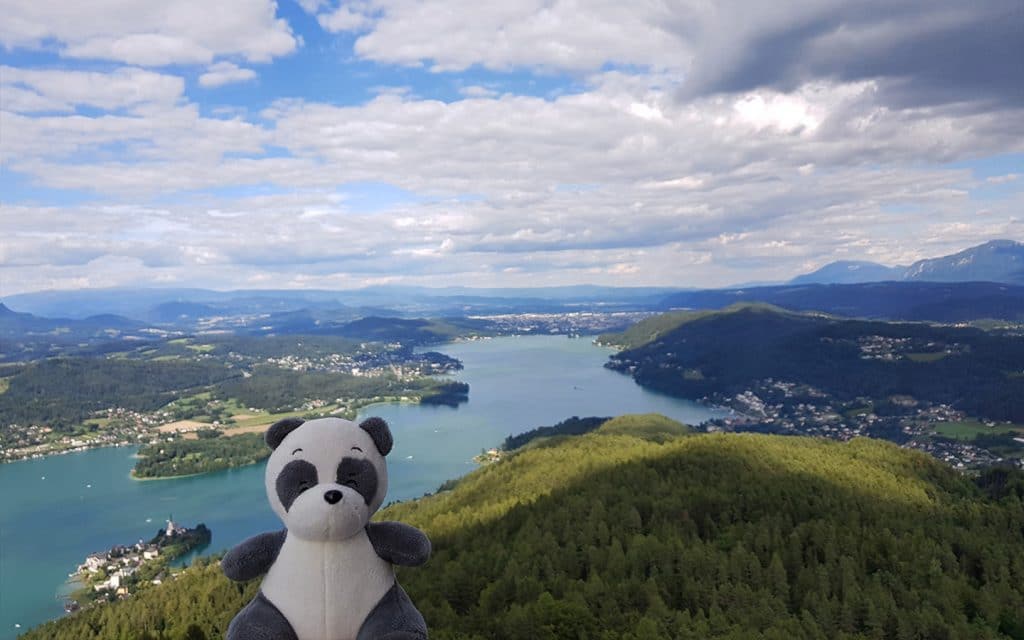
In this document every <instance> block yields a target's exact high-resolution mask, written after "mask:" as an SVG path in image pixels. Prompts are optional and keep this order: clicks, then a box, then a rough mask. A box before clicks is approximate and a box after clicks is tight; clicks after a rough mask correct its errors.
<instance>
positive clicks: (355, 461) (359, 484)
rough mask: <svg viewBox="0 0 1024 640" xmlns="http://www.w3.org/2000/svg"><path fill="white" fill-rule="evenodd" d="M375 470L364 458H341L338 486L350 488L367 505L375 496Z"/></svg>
mask: <svg viewBox="0 0 1024 640" xmlns="http://www.w3.org/2000/svg"><path fill="white" fill-rule="evenodd" d="M377 483H378V481H377V470H376V469H374V468H373V463H371V462H370V461H369V460H366V459H365V458H342V459H341V464H339V465H338V484H341V485H345V486H346V487H352V488H353V489H355V490H356V491H358V492H359V495H361V496H363V501H364V502H365V503H366V504H367V505H369V504H370V502H372V501H373V497H374V496H375V495H377Z"/></svg>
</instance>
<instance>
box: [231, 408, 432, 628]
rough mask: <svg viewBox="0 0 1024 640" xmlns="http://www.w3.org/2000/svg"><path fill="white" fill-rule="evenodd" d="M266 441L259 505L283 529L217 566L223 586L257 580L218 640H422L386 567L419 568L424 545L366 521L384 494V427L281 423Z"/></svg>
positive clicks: (387, 438) (406, 532)
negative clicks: (267, 507) (263, 502)
mask: <svg viewBox="0 0 1024 640" xmlns="http://www.w3.org/2000/svg"><path fill="white" fill-rule="evenodd" d="M266 440H267V444H268V445H269V446H270V447H271V448H272V449H273V450H274V451H273V453H272V454H271V456H270V459H269V460H268V461H267V467H266V473H265V481H264V482H265V486H266V491H267V499H268V500H269V502H270V504H271V506H272V507H273V509H274V511H275V512H276V513H277V515H278V516H279V517H280V518H281V521H282V522H284V524H285V527H286V529H285V530H282V531H277V532H270V533H262V534H259V535H256V536H253V537H252V538H249V539H248V540H246V541H245V542H242V543H241V544H239V545H238V546H236V547H235V548H234V549H232V550H231V551H229V552H228V553H227V554H226V555H225V556H224V559H223V560H222V561H221V565H222V567H223V570H224V574H225V575H226V576H228V577H229V578H231V579H232V580H251V579H253V578H256V577H259V576H260V575H263V574H266V576H265V577H264V579H263V582H262V585H261V588H260V593H259V595H257V597H256V598H255V599H253V601H252V602H250V603H249V604H248V605H247V606H246V607H245V608H244V609H242V611H240V612H239V613H238V615H237V616H236V617H235V618H234V620H232V622H231V625H230V627H229V628H228V633H227V636H226V638H227V640H381V639H391V640H401V639H405V640H422V639H425V638H426V637H427V627H426V623H425V622H424V620H423V616H422V615H420V613H419V611H417V610H416V607H415V606H414V605H413V603H412V601H411V600H410V599H409V596H408V595H407V594H406V593H405V591H403V590H402V588H401V586H400V585H399V584H398V582H396V581H395V574H394V569H393V567H392V565H394V564H399V565H406V566H418V565H422V564H423V563H425V562H426V561H427V559H428V558H429V557H430V550H431V547H430V540H429V539H428V538H427V536H426V535H425V534H423V532H422V531H419V530H418V529H416V528H414V527H410V526H409V525H406V524H402V523H400V522H379V523H370V521H369V520H370V517H371V516H372V515H373V513H374V512H376V511H377V509H379V508H380V505H381V504H382V503H383V501H384V496H385V495H386V494H387V486H388V483H387V465H386V463H385V460H384V456H385V455H386V454H387V453H388V452H390V451H391V447H392V444H393V440H392V437H391V431H390V429H389V427H388V425H387V423H386V422H385V421H384V420H381V419H380V418H370V419H368V420H365V421H363V422H362V423H361V424H358V425H357V424H355V423H353V422H350V421H348V420H342V419H340V418H321V419H317V420H310V421H307V422H303V421H302V420H299V419H287V420H281V421H279V422H276V423H274V425H272V426H271V427H270V429H269V430H268V432H267V434H266Z"/></svg>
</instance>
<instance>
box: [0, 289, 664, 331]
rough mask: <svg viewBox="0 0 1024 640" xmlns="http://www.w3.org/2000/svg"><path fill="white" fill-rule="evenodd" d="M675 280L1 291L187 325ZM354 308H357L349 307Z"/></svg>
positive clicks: (584, 301) (617, 299)
mask: <svg viewBox="0 0 1024 640" xmlns="http://www.w3.org/2000/svg"><path fill="white" fill-rule="evenodd" d="M676 291H681V289H680V288H674V287H601V286H593V285H579V286H571V287H536V288H515V289H502V288H490V289H472V288H468V287H446V288H430V287H405V286H381V287H368V288H365V289H352V290H342V291H324V290H315V289H313V290H290V291H286V290H239V291H212V290H207V289H83V290H77V291H40V292H34V293H23V294H17V295H13V296H8V297H7V298H6V299H5V301H6V302H7V304H9V305H10V306H12V307H13V308H15V309H18V310H19V311H27V312H30V313H34V314H36V315H40V316H47V317H56V316H60V317H71V318H85V317H87V316H90V315H96V314H101V313H113V314H118V315H122V316H127V317H129V318H136V319H139V320H142V321H146V322H153V323H156V324H172V325H175V326H189V325H192V324H194V323H195V321H196V320H198V319H200V318H204V317H206V318H208V317H218V316H219V317H237V316H257V315H267V314H279V313H290V312H296V311H309V312H311V313H314V314H315V313H318V312H326V313H337V312H339V310H344V311H345V312H346V313H348V314H349V315H369V314H378V315H380V314H382V313H383V314H385V315H405V316H411V317H416V316H423V315H433V316H447V315H464V314H467V313H473V314H482V313H516V312H524V311H529V312H558V311H571V310H586V309H619V308H629V309H636V308H647V307H653V306H655V305H657V303H658V302H659V301H660V300H661V299H663V298H664V297H665V296H666V295H668V294H670V293H674V292H676ZM355 311H359V313H355Z"/></svg>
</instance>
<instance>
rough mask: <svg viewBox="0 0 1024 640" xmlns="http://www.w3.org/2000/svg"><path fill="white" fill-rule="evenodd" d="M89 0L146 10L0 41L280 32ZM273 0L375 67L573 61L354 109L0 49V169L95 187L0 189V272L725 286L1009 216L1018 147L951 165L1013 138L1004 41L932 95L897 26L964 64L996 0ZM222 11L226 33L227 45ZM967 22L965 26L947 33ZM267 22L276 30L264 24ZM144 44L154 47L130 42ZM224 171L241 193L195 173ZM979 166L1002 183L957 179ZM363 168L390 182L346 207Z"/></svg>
mask: <svg viewBox="0 0 1024 640" xmlns="http://www.w3.org/2000/svg"><path fill="white" fill-rule="evenodd" d="M104 1H105V2H107V3H108V5H109V7H108V8H111V7H114V6H115V5H116V6H118V7H122V8H128V9H131V10H132V11H134V12H135V13H136V14H139V15H142V17H143V18H144V19H141V20H140V21H138V23H137V24H136V23H130V22H129V23H125V24H124V25H119V24H113V22H111V21H114V22H116V21H117V20H119V18H117V17H108V16H107V15H106V14H104V15H103V16H101V18H100V19H99V20H98V22H99V23H102V25H101V26H103V25H105V26H104V27H103V28H102V29H100V28H99V27H96V26H95V25H93V26H88V27H86V26H75V25H73V24H71V23H65V22H64V21H63V19H60V20H56V21H53V22H50V21H42V20H41V19H40V20H41V21H40V22H39V25H42V26H39V27H38V28H30V26H31V24H30V23H31V21H27V22H26V20H25V19H23V18H24V16H25V15H28V14H26V12H28V13H29V14H32V15H37V14H38V15H42V13H40V12H44V13H45V8H39V7H37V6H36V5H33V6H32V7H29V8H26V7H28V5H26V7H21V6H20V5H18V6H16V7H15V9H17V11H16V12H15V13H16V15H17V16H21V17H20V18H19V21H17V22H16V24H14V26H11V24H9V22H8V21H5V22H4V23H3V24H2V25H0V41H2V42H4V43H5V44H8V45H10V46H40V45H41V43H43V42H50V41H52V40H56V42H57V45H56V46H57V47H58V48H59V50H60V52H61V54H62V55H64V56H65V57H67V56H72V55H86V54H85V53H83V52H88V51H92V52H93V53H88V55H90V56H92V55H96V56H100V57H112V58H114V59H120V60H127V59H130V58H133V57H134V58H135V59H137V60H143V62H144V63H145V64H161V62H160V61H162V60H175V61H177V62H189V61H192V62H197V63H201V64H202V65H203V67H202V68H203V69H205V72H204V73H203V74H202V75H200V78H199V84H200V86H203V87H214V86H219V85H221V84H224V83H227V82H239V81H246V80H251V79H252V78H253V77H254V75H255V74H254V72H253V71H252V70H251V69H248V68H245V65H242V64H241V61H243V60H244V61H248V62H255V61H259V60H262V59H265V57H272V56H276V55H282V52H285V53H286V52H287V51H290V50H291V49H290V48H289V47H294V46H295V42H294V37H293V36H292V35H291V32H290V30H289V29H288V27H287V25H283V24H281V23H280V21H279V19H277V18H276V17H275V15H274V12H273V9H272V5H270V4H269V3H266V2H259V1H257V0H230V1H227V2H225V5H224V6H225V7H229V8H231V7H233V10H235V11H241V12H242V13H246V12H248V14H247V15H248V17H245V18H244V19H243V18H242V17H239V16H237V15H235V13H231V12H230V11H228V9H225V11H227V12H228V13H227V14H225V15H224V16H221V15H220V14H219V13H216V12H218V11H219V10H220V9H219V8H218V7H211V6H210V5H209V3H207V4H206V5H204V6H203V10H204V11H206V12H207V14H209V12H210V11H214V12H215V13H216V14H215V15H207V14H202V12H198V13H195V15H193V13H192V12H190V11H186V9H188V8H189V7H192V8H193V9H196V11H198V9H197V7H198V5H195V4H193V3H192V0H182V2H175V3H172V5H173V7H172V8H171V9H169V11H171V13H173V14H175V15H179V14H180V15H179V17H182V16H184V17H182V18H181V20H179V21H177V22H175V21H173V20H171V21H164V22H161V24H163V25H165V27H166V28H165V29H164V30H162V31H161V30H155V28H153V29H151V28H150V27H149V26H146V25H147V24H150V23H151V22H152V21H150V22H147V20H149V18H147V17H146V16H145V15H143V14H145V12H146V11H149V10H150V7H159V6H160V5H159V4H152V3H150V4H147V5H146V7H142V5H141V3H140V4H138V5H136V4H134V3H130V2H128V0H117V1H116V2H115V0H104ZM874 1H875V0H869V2H874ZM0 2H2V0H0ZM236 2H237V3H238V4H237V5H236V4H235V3H236ZM298 2H299V4H300V5H301V6H302V8H303V9H304V10H305V11H307V12H308V13H309V14H310V15H311V16H313V17H314V18H316V20H317V21H318V22H319V23H320V24H321V25H322V26H323V28H324V29H326V30H328V31H332V32H342V31H349V32H351V31H355V32H357V33H359V34H362V35H361V36H359V37H358V38H357V40H356V45H355V53H356V54H357V55H360V56H363V57H365V58H370V59H373V60H377V61H378V62H381V63H391V64H399V65H421V64H422V65H426V66H427V67H428V68H429V69H432V70H434V71H437V72H454V70H458V69H465V68H468V67H473V66H483V67H488V68H491V69H512V68H517V69H518V68H523V67H525V68H529V69H533V70H537V69H540V70H541V72H542V73H546V72H548V71H551V70H558V71H566V70H568V71H571V72H573V73H574V75H575V86H573V88H572V90H571V91H567V92H561V93H559V92H555V93H552V94H548V95H544V96H537V95H517V94H516V92H515V91H513V90H512V89H511V88H510V87H511V86H514V84H509V85H506V84H503V82H502V78H501V76H500V74H499V75H498V76H494V75H491V74H480V73H478V72H477V71H478V70H474V72H473V73H471V74H467V75H466V76H456V75H454V73H452V75H439V76H434V77H437V78H442V79H444V81H446V82H450V86H451V87H453V88H454V89H456V90H457V92H458V93H457V94H456V95H459V94H461V96H462V97H461V99H454V100H451V101H441V100H434V99H425V98H423V97H420V95H418V94H420V93H422V94H423V95H431V94H430V93H429V92H423V91H419V85H416V86H417V91H416V92H413V91H410V90H407V89H404V88H395V87H390V88H388V89H386V90H385V89H381V90H376V91H370V93H371V94H373V95H374V97H372V98H370V99H369V100H367V101H365V102H362V103H352V104H331V103H327V102H322V101H316V100H304V99H302V98H296V97H289V98H287V99H280V100H277V101H271V102H269V103H268V104H265V105H264V108H262V109H260V108H259V107H256V109H258V110H259V111H258V113H251V111H250V110H249V109H247V108H238V107H236V108H229V109H226V110H218V109H216V108H213V107H215V105H211V104H208V103H206V104H203V108H201V107H200V105H199V104H196V103H194V102H189V100H188V98H187V97H186V95H185V93H184V91H185V88H184V82H183V80H182V79H181V78H180V77H177V76H174V75H170V74H161V73H155V72H153V71H147V70H143V69H139V68H138V67H135V66H130V67H123V68H120V69H114V70H110V71H106V72H103V71H67V70H61V69H52V70H25V69H19V68H14V67H5V68H3V69H0V72H2V73H0V81H2V82H3V91H2V92H0V130H2V131H3V136H4V138H3V144H2V145H0V161H2V162H4V165H5V168H10V170H11V171H12V172H14V173H16V174H17V176H19V179H21V177H23V178H24V181H25V182H26V183H28V182H31V184H32V185H33V186H34V187H36V188H43V189H45V188H53V189H69V190H76V191H88V192H91V193H93V194H95V196H96V197H97V199H98V200H99V201H101V202H104V203H106V204H104V205H102V206H101V205H96V206H86V205H81V206H68V207H58V208H46V207H41V206H35V205H29V204H23V203H22V204H17V203H15V204H12V203H6V205H4V208H3V209H0V219H2V220H3V223H2V226H3V229H2V233H3V236H4V238H5V240H7V242H5V243H0V251H2V253H0V265H2V266H0V289H3V290H9V289H11V288H12V287H17V288H19V289H20V290H31V289H39V288H47V287H54V286H85V285H88V286H112V285H116V284H127V283H130V282H131V281H132V280H134V279H138V278H144V279H146V280H147V281H151V282H152V281H159V282H168V283H169V282H178V283H188V282H196V281H197V280H198V281H200V282H202V283H203V285H204V286H215V287H216V286H220V287H225V288H228V287H239V286H265V287H270V286H274V287H279V286H304V287H314V286H316V287H344V286H359V285H362V284H366V283H369V282H384V281H394V280H395V279H396V278H398V279H400V280H402V281H404V282H410V283H419V284H435V285H436V284H440V283H458V284H467V285H474V284H476V285H493V284H495V283H500V284H505V285H536V284H551V285H556V284H569V283H574V282H581V281H600V282H606V283H614V284H636V285H640V284H652V283H656V284H675V285H694V284H700V285H726V284H730V283H735V282H742V281H749V280H750V279H751V276H750V270H751V269H756V270H757V272H758V275H757V278H758V279H765V280H784V279H787V278H789V277H792V276H793V275H795V274H796V273H798V272H800V271H806V270H809V269H810V268H814V267H816V266H820V265H821V264H823V263H824V262H828V261H830V260H834V259H839V258H847V259H872V260H877V261H880V262H885V263H889V264H897V263H908V262H912V261H913V260H915V259H917V258H920V257H927V256H932V255H940V254H943V253H949V252H952V251H955V250H959V249H962V248H964V247H965V246H968V245H969V244H972V243H975V242H980V241H983V240H986V239H990V238H992V237H1022V236H1024V229H1022V224H1021V221H1020V209H1021V206H1022V205H1024V192H1022V191H1021V190H1020V189H1019V184H1020V182H1019V181H1018V180H1017V176H1018V175H1019V174H1020V173H1021V172H1020V171H1017V170H1015V169H1014V168H1013V167H1011V166H1007V167H1006V168H1005V169H1000V171H1002V174H1003V175H998V176H992V177H989V178H984V177H977V176H975V175H974V174H973V172H972V171H970V170H969V169H965V168H963V166H964V164H963V163H965V162H967V163H970V162H971V161H973V160H975V159H977V158H979V157H986V156H992V155H996V154H999V155H1001V156H1002V157H1004V158H1006V157H1012V156H1010V155H1009V154H1014V153H1024V105H1020V104H1019V103H1018V102H1016V101H1015V100H1014V98H1013V96H1012V95H1011V94H1012V92H1013V86H1014V83H1015V82H1017V80H1018V79H1019V72H1018V71H1014V70H1009V71H1006V75H1005V86H1002V87H999V86H996V85H997V84H998V82H996V80H995V75H993V74H996V75H998V73H1000V72H999V71H998V69H999V67H1000V65H1002V64H1003V61H998V62H993V65H995V66H994V67H993V68H991V69H985V70H982V71H979V77H978V78H976V79H974V80H971V81H970V82H974V83H975V84H973V85H971V84H970V83H969V82H968V84H967V85H964V87H967V88H964V87H961V86H959V85H957V86H953V85H952V84H950V86H949V87H947V89H948V90H947V91H945V92H943V91H939V89H941V88H942V87H941V85H943V82H949V83H955V82H958V81H959V80H958V78H959V77H960V76H959V75H957V74H960V73H961V71H960V70H958V69H959V68H945V70H943V69H944V66H947V67H948V65H949V64H951V61H950V59H949V58H948V56H947V57H946V58H941V56H940V58H941V59H931V58H929V57H928V56H926V55H924V54H922V55H917V53H914V52H913V51H911V52H910V53H907V52H904V50H903V49H901V47H909V48H910V49H914V47H918V46H922V47H924V48H923V49H922V51H928V50H929V49H928V46H925V45H927V44H928V43H929V42H931V41H932V39H935V38H938V37H939V35H941V36H942V37H945V38H948V39H949V45H948V46H949V47H951V48H952V49H956V48H957V47H961V45H962V46H963V49H962V52H961V53H962V54H963V55H964V56H965V60H973V61H974V62H971V63H970V64H974V63H975V62H977V60H978V58H977V57H976V56H974V54H975V53H977V52H978V51H989V52H991V51H995V50H996V49H998V48H999V47H1002V48H1003V49H1005V50H1006V51H1007V52H1008V53H1014V51H1015V49H1013V47H1014V46H1016V44H1015V43H1013V42H1010V41H1008V40H1007V39H1006V38H1004V37H1003V35H1002V34H1003V30H1001V29H1002V28H1003V27H1002V26H999V25H995V24H994V23H996V22H999V20H998V18H999V17H1000V16H1001V15H1002V16H1003V21H1002V22H1003V23H1004V24H1003V26H1005V27H1006V28H1012V27H1013V25H1014V24H1015V23H1014V22H1013V20H1015V19H1016V18H1015V16H1014V15H1010V14H1005V15H1004V14H1000V13H999V12H1000V11H1002V9H1001V7H1004V5H1003V4H1001V3H1002V2H1003V0H991V1H988V0H986V1H985V2H982V3H981V5H978V8H977V10H976V11H972V12H971V13H970V15H967V14H962V13H960V10H959V9H958V8H957V6H953V5H952V4H949V3H947V2H946V0H937V4H935V5H934V6H935V7H936V8H935V11H934V12H930V11H925V10H924V9H923V8H922V5H919V4H917V3H916V2H911V1H909V0H905V1H904V0H901V1H899V2H896V3H890V4H886V7H888V8H887V9H885V10H884V11H883V10H882V9H881V8H880V7H881V5H877V6H876V5H872V6H873V7H874V8H873V9H872V10H871V11H868V10H867V9H864V10H861V9H858V8H856V7H847V6H846V5H840V4H838V3H837V2H834V1H833V0H812V1H811V2H800V3H795V2H793V3H791V2H789V1H788V0H784V1H783V2H782V3H781V4H776V5H772V6H771V7H767V6H766V7H762V6H761V5H757V4H754V3H750V4H745V5H743V6H742V7H740V5H738V4H736V3H734V2H733V1H732V0H725V1H724V3H716V4H707V3H703V2H692V3H689V2H677V3H669V4H665V3H663V2H658V1H653V0H652V2H641V3H625V4H624V3H621V2H603V1H597V0H591V1H589V2H584V1H583V0H577V1H576V2H568V1H562V0H556V1H555V2H545V3H541V2H539V1H538V2H527V3H511V4H509V3H505V4H500V3H499V4H494V3H479V2H475V3H469V2H464V3H462V4H459V2H455V3H443V4H436V3H435V4H432V5H431V4H426V3H419V2H413V1H412V0H368V1H366V2H356V3H342V4H338V3H337V2H335V1H333V0H298ZM972 6H974V5H972ZM33 7H34V8H33ZM268 7H270V10H269V12H268V11H267V8H268ZM741 8H742V10H740V9H741ZM18 11H20V12H21V13H17V12H18ZM75 11H77V10H75V9H73V10H71V13H75ZM152 11H157V9H152ZM32 12H34V13H32ZM186 14H187V15H186ZM200 15H206V19H205V21H204V20H201V19H199V18H198V17H195V16H200ZM254 16H255V17H254ZM186 18H187V19H186ZM957 21H959V22H957ZM205 22H210V23H211V24H209V25H206V24H205ZM308 22H310V24H312V20H309V21H308ZM212 23H216V24H212ZM954 23H957V24H961V25H962V26H963V29H962V30H961V31H962V32H963V33H960V32H959V31H957V32H956V33H954V32H953V31H956V30H952V27H950V26H949V25H951V24H954ZM152 24H155V22H153V23H152ZM26 25H29V26H26ZM139 25H142V26H139ZM226 25H227V26H230V25H234V26H235V28H237V29H239V33H244V34H248V37H249V39H250V40H249V41H247V42H246V43H241V42H240V41H235V40H232V38H233V37H234V36H233V35H231V34H227V33H226V31H225V29H227V26H226ZM972 25H973V26H972ZM985 25H989V26H988V27H986V26H985ZM990 27H991V28H990ZM981 32H984V33H986V34H988V36H989V38H988V39H987V40H986V41H985V43H983V44H984V45H985V46H984V47H983V46H981V45H979V46H978V47H975V48H971V47H969V46H967V43H968V41H970V39H971V38H975V40H978V41H979V42H980V40H979V38H980V37H976V35H977V33H981ZM12 34H13V35H12ZM260 34H262V35H263V36H264V37H265V38H269V41H268V42H269V43H268V42H259V41H258V40H259V38H260ZM274 34H276V35H274ZM437 34H443V37H438V35H437ZM936 34H939V35H936ZM971 34H975V35H974V36H972V35H971ZM151 35H155V36H159V37H158V38H157V39H156V40H153V41H152V42H148V43H145V42H144V41H145V40H146V39H147V38H149V37H150V36H151ZM282 35H283V36H285V37H286V38H287V43H290V44H289V45H288V46H284V44H287V43H286V42H285V40H281V39H278V40H276V41H274V38H275V37H276V38H279V37H280V36H282ZM133 38H134V39H133ZM138 38H141V40H138ZM161 38H164V40H161ZM780 38H781V39H783V40H785V42H780V43H779V44H778V46H777V47H776V46H774V45H772V44H771V43H773V42H775V41H777V40H779V39H780ZM340 40H344V39H340ZM140 42H142V43H144V44H146V46H144V47H142V48H144V49H147V51H148V53H146V54H145V55H146V56H150V57H149V58H144V59H143V58H142V57H139V56H141V55H142V54H137V53H132V52H131V50H132V48H133V47H135V46H136V44H138V43H140ZM274 42H277V44H274ZM111 43H120V44H118V45H117V46H113V45H112V44H111ZM900 43H903V44H900ZM1000 43H1002V44H1000ZM108 45H110V46H108ZM150 45H152V46H150ZM179 45H181V47H179ZM118 46H120V47H122V48H121V49H117V47H118ZM140 46H141V45H140ZM929 46H930V45H929ZM871 47H877V48H878V51H880V52H887V53H884V54H883V53H879V54H877V55H876V54H875V53H874V52H873V51H869V50H868V49H870V48H871ZM985 47H988V48H987V49H986V48H985ZM993 47H994V48H995V49H993ZM914 51H916V49H914ZM840 52H841V53H842V55H840ZM772 55H774V56H775V57H774V58H772V57H771V56H772ZM884 55H888V56H889V57H890V58H891V59H886V60H883V59H882V57H883V56H884ZM936 55H938V54H936ZM943 55H945V54H943ZM261 56H262V57H261ZM1019 57H1020V56H1018V58H1019ZM225 58H230V59H231V60H234V61H235V62H228V61H226V60H225ZM143 62H139V64H142V63H143ZM236 63H237V64H236ZM963 64H968V63H967V62H964V63H963ZM609 66H610V67H612V69H611V70H609ZM417 73H420V72H411V71H410V72H409V74H411V75H415V74H417ZM943 73H945V74H946V75H942V74H943ZM1014 74H1018V75H1014ZM421 75H423V74H421ZM942 78H945V80H944V81H943V80H941V79H942ZM985 78H989V80H985ZM415 79H416V80H417V81H418V80H419V77H416V78H415ZM394 80H395V78H382V79H376V78H375V79H373V81H372V82H369V83H368V84H374V83H378V82H386V81H394ZM402 81H403V82H404V81H405V79H404V78H402ZM409 82H413V80H409ZM965 82H967V81H966V80H965ZM986 82H989V83H990V84H991V85H992V86H988V85H986ZM1016 86H1017V87H1018V88H1019V86H1021V85H1020V83H1017V85H1016ZM261 88H262V87H261ZM968 89H971V90H968ZM958 94H959V97H957V95H958ZM216 95H217V93H216V92H201V91H199V92H196V96H192V98H193V99H197V100H198V99H206V97H208V96H216ZM197 96H198V97H197ZM82 107H87V108H82ZM97 110H98V111H99V113H96V112H95V111H97ZM211 114H213V115H211ZM217 114H222V115H223V117H217ZM953 163H956V164H953ZM358 185H364V186H363V187H359V186H358ZM365 185H370V186H369V187H366V186H365ZM237 187H254V188H256V189H257V190H258V191H260V192H263V195H259V196H248V197H229V196H226V195H214V194H221V193H224V192H226V191H227V190H228V189H232V190H233V189H234V188H237ZM981 188H983V189H988V190H989V192H998V194H997V195H998V197H994V198H986V199H985V201H984V203H981V202H980V201H976V200H975V199H974V198H973V197H972V193H973V191H974V190H975V189H981ZM360 189H362V190H363V191H370V192H372V191H373V190H374V189H379V190H381V191H386V190H392V191H394V190H400V191H401V192H402V193H404V194H411V195H410V196H409V197H408V198H402V199H398V200H399V201H394V200H395V199H394V198H392V199H390V200H388V199H384V200H385V201H384V202H383V203H381V202H373V203H370V204H366V203H365V202H363V201H361V200H360V197H359V191H360ZM243 191H246V192H247V190H243ZM153 202H165V203H166V202H173V203H174V204H173V206H166V207H154V206H152V204H151V203H153ZM54 229H59V230H60V231H59V232H54ZM282 247H287V250H286V251H282ZM44 256H45V259H44ZM126 267H130V269H131V270H130V271H128V272H124V271H123V269H124V268H126ZM119 269H120V270H122V271H119ZM83 272H88V273H89V274H90V277H89V279H88V281H83V280H82V273H83ZM15 283H16V284H15ZM83 283H84V284H83Z"/></svg>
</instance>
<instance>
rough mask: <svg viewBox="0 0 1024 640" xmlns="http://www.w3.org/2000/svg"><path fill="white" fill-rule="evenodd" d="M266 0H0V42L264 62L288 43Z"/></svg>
mask: <svg viewBox="0 0 1024 640" xmlns="http://www.w3.org/2000/svg"><path fill="white" fill-rule="evenodd" d="M275 9H276V3H275V2H273V1H272V0H218V1H217V2H207V1H206V0H167V1H166V2H152V1H151V0H95V1H91V2H59V3H54V2H33V1H31V0H4V1H3V2H2V3H0V13H2V14H3V16H4V19H3V20H2V21H0V43H2V44H3V45H4V46H6V47H9V48H10V47H27V48H43V47H45V46H47V45H48V43H49V41H56V42H57V46H58V50H59V51H60V53H61V54H62V55H63V56H66V57H69V58H90V59H102V60H115V61H120V62H126V63H129V64H138V65H147V66H151V65H169V64H208V63H211V62H213V59H214V58H215V57H216V56H223V55H231V56H239V57H241V58H244V59H246V60H248V61H250V62H267V61H269V60H271V59H272V58H275V57H278V56H282V55H286V54H288V53H291V52H292V51H294V50H295V47H296V46H297V42H296V39H295V37H294V35H293V34H292V31H291V28H290V27H289V26H288V24H287V23H286V22H285V21H284V20H281V19H279V18H277V16H276V15H275Z"/></svg>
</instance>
